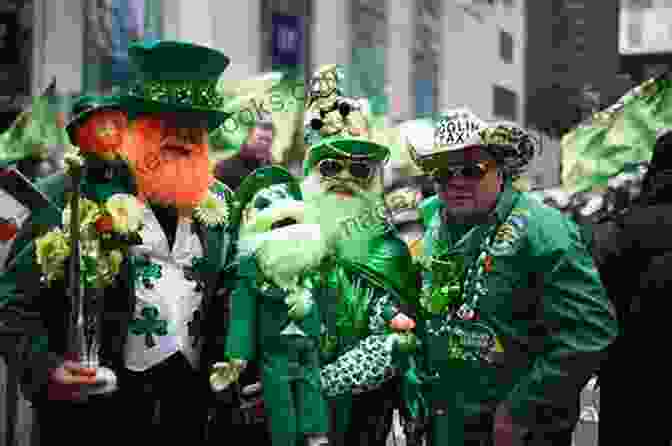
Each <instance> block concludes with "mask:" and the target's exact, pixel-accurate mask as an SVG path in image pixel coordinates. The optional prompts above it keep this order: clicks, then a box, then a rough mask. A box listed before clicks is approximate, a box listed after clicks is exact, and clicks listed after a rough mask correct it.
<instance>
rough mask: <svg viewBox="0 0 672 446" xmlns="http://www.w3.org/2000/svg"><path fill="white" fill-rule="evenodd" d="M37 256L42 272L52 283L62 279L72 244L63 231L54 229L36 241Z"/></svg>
mask: <svg viewBox="0 0 672 446" xmlns="http://www.w3.org/2000/svg"><path fill="white" fill-rule="evenodd" d="M35 254H36V256H37V263H38V265H40V266H41V267H42V272H43V273H44V274H45V275H46V276H47V279H48V280H49V281H52V280H54V279H58V278H61V277H62V276H63V274H64V272H65V261H66V260H67V258H68V256H69V255H70V243H69V241H68V239H67V238H66V236H65V233H64V232H63V231H62V230H60V229H54V230H53V231H49V232H47V233H46V234H44V235H43V236H42V237H39V238H38V239H37V240H35Z"/></svg>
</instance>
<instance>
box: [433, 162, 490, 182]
mask: <svg viewBox="0 0 672 446" xmlns="http://www.w3.org/2000/svg"><path fill="white" fill-rule="evenodd" d="M490 169H491V166H490V164H489V163H487V162H483V161H481V162H476V163H465V164H460V165H456V166H446V167H442V168H439V169H435V170H434V172H432V173H431V175H430V176H431V177H432V178H433V179H434V181H437V182H441V181H445V180H449V179H451V178H454V177H456V176H461V177H463V178H468V179H476V180H482V179H483V178H484V177H485V176H486V175H487V174H488V172H489V171H490Z"/></svg>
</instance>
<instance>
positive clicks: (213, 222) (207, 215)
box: [194, 193, 229, 227]
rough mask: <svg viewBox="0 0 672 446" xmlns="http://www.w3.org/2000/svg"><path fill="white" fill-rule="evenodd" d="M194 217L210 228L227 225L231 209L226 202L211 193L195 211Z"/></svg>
mask: <svg viewBox="0 0 672 446" xmlns="http://www.w3.org/2000/svg"><path fill="white" fill-rule="evenodd" d="M194 215H195V217H196V218H197V219H198V220H199V221H200V222H201V223H203V224H204V225H206V226H209V227H215V226H219V225H225V224H226V223H228V221H229V207H228V206H227V204H226V201H224V200H222V199H220V198H218V197H217V196H216V195H214V194H212V193H209V194H208V195H207V197H206V198H205V199H204V200H203V201H202V202H201V203H200V204H199V205H198V207H197V208H196V209H195V210H194Z"/></svg>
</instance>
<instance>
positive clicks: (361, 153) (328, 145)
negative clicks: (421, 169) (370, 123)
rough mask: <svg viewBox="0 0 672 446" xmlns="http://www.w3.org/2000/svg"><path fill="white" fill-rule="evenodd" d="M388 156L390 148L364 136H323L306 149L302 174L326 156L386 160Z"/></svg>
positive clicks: (305, 173) (306, 172)
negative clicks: (323, 137)
mask: <svg viewBox="0 0 672 446" xmlns="http://www.w3.org/2000/svg"><path fill="white" fill-rule="evenodd" d="M389 157H390V149H388V148H387V147H385V146H384V145H381V144H378V143H375V142H373V141H369V140H368V139H364V138H343V137H340V136H338V137H333V138H325V139H323V140H322V141H320V142H318V143H317V144H315V145H314V146H312V147H310V149H308V153H307V156H306V161H305V163H304V175H309V174H310V170H311V169H312V168H313V167H315V165H316V164H317V163H319V162H320V161H322V160H323V159H326V158H349V159H351V160H360V161H361V160H371V161H381V162H386V161H387V160H388V159H389Z"/></svg>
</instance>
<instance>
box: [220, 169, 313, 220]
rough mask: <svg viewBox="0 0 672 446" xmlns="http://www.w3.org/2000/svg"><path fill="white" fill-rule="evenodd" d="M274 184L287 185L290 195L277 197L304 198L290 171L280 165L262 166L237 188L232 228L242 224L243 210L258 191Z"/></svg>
mask: <svg viewBox="0 0 672 446" xmlns="http://www.w3.org/2000/svg"><path fill="white" fill-rule="evenodd" d="M273 185H286V186H287V193H288V196H285V197H276V198H292V199H295V200H302V199H303V198H302V194H301V186H300V185H299V182H298V181H297V179H296V178H295V177H294V176H293V175H292V174H291V173H290V172H289V171H287V170H286V169H284V168H282V167H279V166H268V167H260V168H259V169H256V170H255V171H253V172H252V173H251V174H249V175H248V176H247V177H245V179H244V180H243V182H242V183H241V184H240V186H239V187H238V189H237V190H236V193H235V201H236V207H235V210H234V213H233V214H234V215H233V218H232V219H231V223H232V224H231V227H232V228H237V227H238V226H239V225H240V223H241V220H242V214H243V210H245V208H246V207H247V206H248V204H250V201H251V200H252V199H253V198H254V197H255V196H256V195H257V193H258V192H259V191H261V190H263V189H267V188H269V187H271V186H273ZM255 206H256V205H255Z"/></svg>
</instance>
